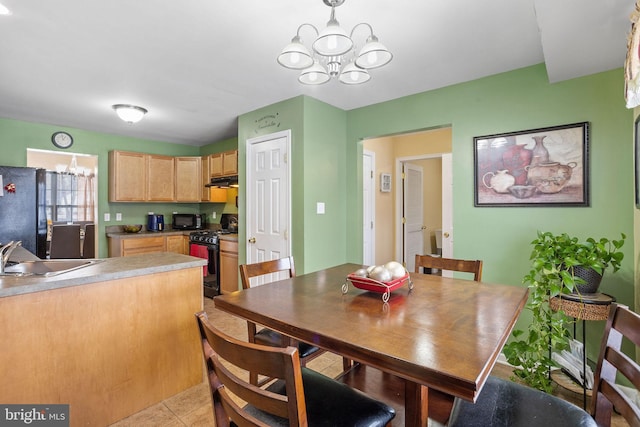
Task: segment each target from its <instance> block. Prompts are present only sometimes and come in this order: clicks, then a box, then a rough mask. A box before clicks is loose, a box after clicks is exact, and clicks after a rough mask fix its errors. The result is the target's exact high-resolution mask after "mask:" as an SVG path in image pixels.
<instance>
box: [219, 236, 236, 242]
mask: <svg viewBox="0 0 640 427" xmlns="http://www.w3.org/2000/svg"><path fill="white" fill-rule="evenodd" d="M218 239H220V240H229V241H232V242H237V241H238V235H237V234H218Z"/></svg>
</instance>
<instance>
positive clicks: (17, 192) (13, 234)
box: [0, 166, 47, 259]
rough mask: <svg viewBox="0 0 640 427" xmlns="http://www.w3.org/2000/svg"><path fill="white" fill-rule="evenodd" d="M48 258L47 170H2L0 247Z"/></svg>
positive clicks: (7, 168)
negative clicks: (18, 246)
mask: <svg viewBox="0 0 640 427" xmlns="http://www.w3.org/2000/svg"><path fill="white" fill-rule="evenodd" d="M12 240H14V241H17V240H20V241H22V247H24V248H25V249H27V250H28V251H29V252H31V253H33V254H34V255H36V256H37V257H38V258H42V259H44V258H46V256H47V210H46V170H45V169H36V168H22V167H11V166H0V244H3V245H4V244H7V243H9V242H10V241H12Z"/></svg>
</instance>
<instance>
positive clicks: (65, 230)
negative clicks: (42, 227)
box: [49, 224, 81, 259]
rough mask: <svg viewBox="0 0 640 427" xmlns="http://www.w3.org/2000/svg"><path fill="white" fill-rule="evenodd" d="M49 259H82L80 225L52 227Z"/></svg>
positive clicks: (55, 225)
mask: <svg viewBox="0 0 640 427" xmlns="http://www.w3.org/2000/svg"><path fill="white" fill-rule="evenodd" d="M49 258H51V259H54V258H81V255H80V224H64V225H63V224H59V225H57V224H54V225H52V226H51V245H50V249H49Z"/></svg>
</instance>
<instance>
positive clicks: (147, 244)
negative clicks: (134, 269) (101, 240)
mask: <svg viewBox="0 0 640 427" xmlns="http://www.w3.org/2000/svg"><path fill="white" fill-rule="evenodd" d="M108 240H109V257H116V256H131V255H138V254H151V253H155V252H165V250H166V243H165V238H164V236H152V237H135V238H129V239H113V238H109V239H108Z"/></svg>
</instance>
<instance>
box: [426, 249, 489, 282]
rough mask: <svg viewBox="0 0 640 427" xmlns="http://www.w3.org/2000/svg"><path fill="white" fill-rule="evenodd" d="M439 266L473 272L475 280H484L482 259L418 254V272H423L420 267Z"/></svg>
mask: <svg viewBox="0 0 640 427" xmlns="http://www.w3.org/2000/svg"><path fill="white" fill-rule="evenodd" d="M423 267H425V268H437V269H439V270H449V271H459V272H462V273H472V274H473V280H475V281H476V282H479V281H481V280H482V261H481V260H464V259H454V258H441V257H434V256H431V255H416V267H415V272H416V273H422V271H420V268H423Z"/></svg>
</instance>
